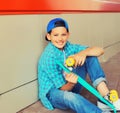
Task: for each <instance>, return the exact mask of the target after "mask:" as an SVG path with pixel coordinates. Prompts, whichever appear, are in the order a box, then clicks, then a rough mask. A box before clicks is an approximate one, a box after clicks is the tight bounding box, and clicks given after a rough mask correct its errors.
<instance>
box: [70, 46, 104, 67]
mask: <svg viewBox="0 0 120 113" xmlns="http://www.w3.org/2000/svg"><path fill="white" fill-rule="evenodd" d="M103 53H104V50H103V49H102V48H100V47H89V48H86V49H85V50H82V51H80V52H79V53H76V54H74V55H72V56H70V57H72V58H73V59H75V67H77V66H82V65H83V64H84V62H85V60H86V57H87V56H97V57H98V56H100V55H102V54H103Z"/></svg>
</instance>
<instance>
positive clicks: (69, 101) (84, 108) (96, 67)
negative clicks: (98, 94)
mask: <svg viewBox="0 0 120 113" xmlns="http://www.w3.org/2000/svg"><path fill="white" fill-rule="evenodd" d="M73 72H75V73H76V74H78V75H79V76H81V77H82V78H83V79H86V74H87V73H88V75H89V77H90V79H91V82H92V83H93V86H94V87H96V86H97V85H98V84H99V83H100V82H102V81H105V74H104V72H103V70H102V68H101V66H100V64H99V61H98V59H97V57H87V58H86V61H85V63H84V65H83V66H78V67H77V68H76V69H74V70H73ZM81 87H82V86H81V85H80V84H79V83H78V84H76V85H75V87H74V88H73V90H72V91H63V90H60V89H51V91H50V92H49V97H48V98H49V100H50V102H51V103H52V105H53V106H54V107H55V108H59V109H72V110H73V111H75V113H102V111H101V110H100V109H99V108H98V107H97V106H96V105H94V104H93V103H91V102H90V101H88V100H87V99H85V98H84V97H83V96H81V95H80V94H79V93H80V90H81Z"/></svg>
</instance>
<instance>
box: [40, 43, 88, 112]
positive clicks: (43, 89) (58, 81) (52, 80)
mask: <svg viewBox="0 0 120 113" xmlns="http://www.w3.org/2000/svg"><path fill="white" fill-rule="evenodd" d="M84 49H86V46H82V45H78V44H71V43H70V42H67V43H66V45H65V47H64V50H63V51H61V50H59V49H58V48H56V47H55V46H54V45H53V44H52V43H51V42H49V44H48V45H47V46H46V48H45V50H44V52H43V53H42V55H41V57H40V59H39V62H38V82H39V99H40V100H41V102H42V104H43V105H44V106H45V107H46V108H48V109H50V110H53V109H54V108H53V106H52V104H51V103H50V101H49V100H48V98H47V93H48V92H49V91H50V89H52V88H60V87H62V86H63V85H64V84H66V80H65V79H64V76H63V70H62V68H60V67H59V66H58V65H57V64H56V60H59V61H60V62H61V63H63V64H64V61H65V59H66V58H67V57H68V56H70V55H73V54H75V53H78V52H80V51H82V50H84Z"/></svg>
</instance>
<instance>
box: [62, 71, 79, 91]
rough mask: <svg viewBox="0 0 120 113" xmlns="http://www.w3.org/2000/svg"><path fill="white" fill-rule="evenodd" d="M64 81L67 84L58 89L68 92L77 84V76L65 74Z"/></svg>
mask: <svg viewBox="0 0 120 113" xmlns="http://www.w3.org/2000/svg"><path fill="white" fill-rule="evenodd" d="M65 79H66V81H67V83H66V84H65V85H63V86H62V87H61V88H60V89H61V90H67V91H70V90H72V89H73V87H74V86H75V84H76V83H77V79H78V76H76V75H75V74H73V73H70V74H67V73H66V74H65Z"/></svg>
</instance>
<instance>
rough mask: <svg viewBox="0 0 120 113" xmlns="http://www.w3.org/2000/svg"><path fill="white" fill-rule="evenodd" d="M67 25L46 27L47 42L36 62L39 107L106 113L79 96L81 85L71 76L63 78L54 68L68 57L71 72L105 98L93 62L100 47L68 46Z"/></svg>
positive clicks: (59, 21)
mask: <svg viewBox="0 0 120 113" xmlns="http://www.w3.org/2000/svg"><path fill="white" fill-rule="evenodd" d="M69 35H70V33H69V27H68V23H67V22H66V21H65V20H64V19H62V18H55V19H52V20H51V21H50V22H49V23H48V25H47V35H46V40H47V41H49V43H48V45H47V46H46V48H45V49H44V51H43V53H42V55H41V57H40V59H39V62H38V82H39V98H40V100H41V102H42V104H43V105H44V106H45V107H46V108H48V109H50V110H53V109H54V108H59V109H72V110H73V111H74V112H75V113H109V111H107V112H106V111H103V110H101V109H100V108H98V107H97V106H96V105H94V104H93V103H91V102H89V101H88V100H87V99H85V98H84V97H83V96H81V95H80V91H81V87H82V86H81V85H80V84H79V83H77V79H78V77H77V76H76V75H74V74H73V73H70V74H66V73H64V72H63V70H62V68H60V67H59V65H57V64H56V60H59V61H60V62H61V63H62V64H64V63H65V60H66V59H67V58H68V57H72V58H74V59H75V66H74V69H73V72H75V73H76V74H78V75H80V76H81V77H82V78H83V79H85V78H86V75H87V74H88V75H89V77H90V79H91V82H92V84H93V86H94V87H95V88H96V89H97V90H98V91H99V92H100V94H101V95H102V96H103V97H106V96H107V95H108V94H109V89H108V87H107V85H106V78H105V74H104V72H103V70H102V68H101V66H100V64H99V61H98V59H97V57H98V56H100V55H102V54H103V53H104V50H103V49H102V48H100V47H88V46H83V45H80V44H72V43H70V42H69V41H68V39H69Z"/></svg>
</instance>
